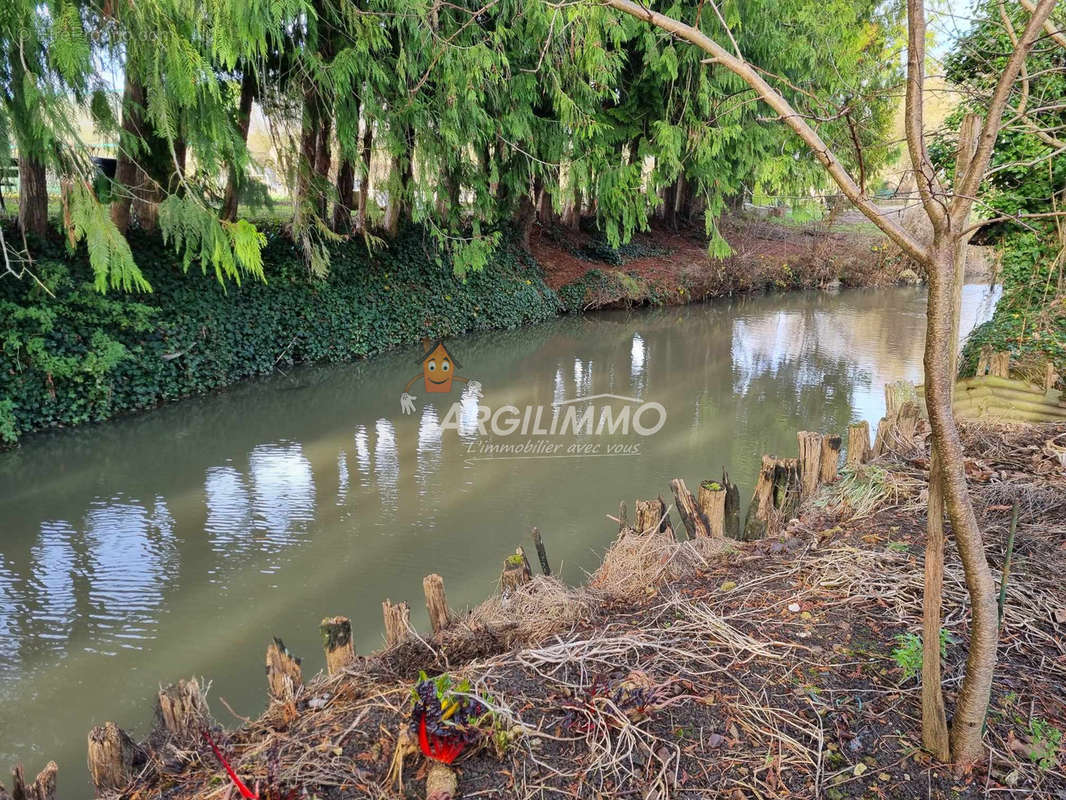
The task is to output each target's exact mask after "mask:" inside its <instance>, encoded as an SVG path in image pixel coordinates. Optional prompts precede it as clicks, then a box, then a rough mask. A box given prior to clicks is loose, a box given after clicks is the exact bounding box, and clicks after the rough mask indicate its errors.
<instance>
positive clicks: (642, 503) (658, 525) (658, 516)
mask: <svg viewBox="0 0 1066 800" xmlns="http://www.w3.org/2000/svg"><path fill="white" fill-rule="evenodd" d="M633 513H634V514H635V515H636V518H635V519H634V520H633V529H634V530H635V531H636V532H637V533H654V532H655V531H662V530H665V525H666V503H664V502H663V499H662V498H661V497H657V498H655V499H654V500H637V501H635V502H634V503H633Z"/></svg>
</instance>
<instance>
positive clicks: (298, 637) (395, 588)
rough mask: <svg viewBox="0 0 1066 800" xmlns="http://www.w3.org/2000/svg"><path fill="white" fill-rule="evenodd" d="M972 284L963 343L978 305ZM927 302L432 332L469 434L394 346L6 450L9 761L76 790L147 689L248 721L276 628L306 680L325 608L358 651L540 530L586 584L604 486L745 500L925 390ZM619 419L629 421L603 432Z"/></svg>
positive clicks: (77, 793)
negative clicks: (829, 434)
mask: <svg viewBox="0 0 1066 800" xmlns="http://www.w3.org/2000/svg"><path fill="white" fill-rule="evenodd" d="M963 297H964V304H963V305H964V314H963V317H964V319H963V331H964V332H965V331H968V330H969V329H970V328H971V327H972V326H973V324H974V323H975V321H980V320H983V319H986V318H987V317H988V316H989V315H990V314H991V311H992V308H993V305H994V300H995V295H994V294H990V292H989V289H988V287H984V286H977V285H973V286H967V287H966V289H965V291H964V295H963ZM924 298H925V293H924V290H922V289H912V288H896V289H881V290H845V291H841V292H836V293H817V292H810V293H794V294H770V295H761V296H753V297H747V298H740V299H735V300H727V301H719V302H714V303H709V304H705V305H696V306H689V307H683V308H670V309H652V310H641V311H634V312H607V313H599V314H593V315H589V316H581V317H564V318H560V319H557V320H555V321H553V322H550V323H547V324H544V325H540V326H537V327H533V328H527V329H523V330H519V331H511V332H501V333H489V334H483V335H478V336H471V337H463V338H459V339H456V340H454V341H449V342H446V343H445V344H446V346H447V348H448V349H449V350H450V351H451V353H452V356H453V358H454V359H456V360H457V366H456V367H455V374H457V375H458V376H460V377H466V378H469V379H471V380H476V381H478V382H479V383H480V384H481V387H482V389H481V393H482V397H481V400H480V403H481V405H482V406H483V407H485V408H487V409H491V410H492V412H493V413H496V423H497V424H496V429H495V430H494V429H493V420H492V418H490V419H489V420H488V421H487V424H486V429H485V431H484V433H483V434H482V433H481V432H479V431H478V430H477V414H478V411H477V406H478V401H477V399H476V397H474V395H473V394H472V392H471V390H470V389H469V386H468V385H467V384H461V383H457V384H456V386H455V388H454V389H453V391H452V392H451V393H450V394H444V393H433V394H429V393H427V392H426V391H425V385H424V383H423V381H422V380H417V381H415V383H414V384H413V386H412V388H411V389H410V392H411V394H412V395H414V397H415V399H414V401H413V406H414V413H413V414H410V415H406V414H403V413H401V407H400V394H401V393H402V391H403V389H404V386H405V385H406V384H407V383H408V381H409V380H411V379H412V378H415V377H416V376H417V375H418V374H419V372H420V370H421V366H420V364H419V354H420V352H421V351H420V349H419V348H411V349H410V350H409V351H405V352H397V353H391V354H387V355H385V356H382V357H379V358H375V359H372V360H370V361H365V362H361V363H356V364H350V365H338V366H331V367H321V368H304V369H298V370H295V371H293V372H291V373H289V374H287V375H276V376H273V377H271V378H268V379H263V380H257V381H253V382H248V383H246V384H243V385H241V386H239V387H236V388H234V389H233V390H230V391H227V392H225V393H221V394H217V395H212V396H209V397H202V398H195V399H191V400H187V401H184V402H181V403H178V404H175V405H172V406H168V407H164V408H160V409H158V410H155V411H152V412H150V413H145V414H141V415H138V416H134V417H129V418H126V419H121V420H117V421H114V422H111V423H106V424H102V425H97V426H91V427H85V428H82V429H78V430H71V431H58V432H54V433H47V434H41V435H37V436H33V437H27V439H26V440H25V442H24V444H23V446H22V447H21V448H20V449H18V450H15V451H12V452H7V453H0V767H2V772H3V774H7V770H8V768H9V767H10V766H11V765H13V764H14V762H15V761H16V760H21V761H23V762H24V763H25V765H26V771H27V772H29V773H36V771H37V770H38V769H40V768H41V767H42V766H43V765H44V762H45V761H47V760H48V759H53V758H54V759H56V760H57V761H58V762H59V765H60V772H59V780H60V792H61V795H62V796H63V797H67V798H74V799H75V800H77V799H78V798H85V797H89V796H90V794H91V792H90V788H89V785H88V777H87V771H86V768H85V736H86V733H87V732H88V730H89V728H90V727H91V726H92V725H94V724H98V723H101V722H103V721H104V720H108V719H112V720H114V721H116V722H118V723H119V725H121V726H122V727H124V728H125V729H127V730H129V731H131V732H132V733H133V734H134V735H135V736H136V735H143V734H144V733H146V732H147V729H148V727H149V725H150V721H151V710H152V703H153V697H154V694H155V691H156V690H157V688H158V686H159V683H160V682H171V681H173V680H176V679H177V678H180V677H188V676H194V675H195V676H203V677H205V678H206V679H208V680H209V681H211V691H210V696H209V700H210V701H211V702H212V710H213V712H214V714H215V716H216V718H217V719H219V720H220V721H221V722H222V723H223V724H225V725H227V726H231V725H234V724H237V721H236V720H235V719H234V718H233V717H232V716H231V715H230V714H229V712H227V711H226V709H225V708H224V706H223V705H222V704H221V703H220V702H218V700H219V698H225V700H226V701H227V702H228V703H229V705H230V706H232V708H233V709H234V710H236V711H237V712H238V713H240V714H244V715H249V716H255V715H256V714H257V713H258V712H259V711H261V710H262V708H263V705H264V701H265V691H266V686H265V680H264V677H263V654H264V651H265V648H266V645H267V644H268V643H269V641H270V637H271V636H273V635H278V636H281V637H282V638H283V639H284V640H285V643H286V645H288V646H289V648H290V649H291V650H292V651H294V652H295V653H296V654H297V655H299V656H301V657H302V658H303V660H304V675H305V676H309V675H311V674H313V673H314V672H315V671H316V670H318V669H321V668H322V666H323V661H324V659H323V655H322V652H321V643H320V639H319V636H318V629H317V628H318V622H319V620H320V619H321V618H322V617H324V616H326V615H331V614H344V615H347V616H349V617H351V619H352V624H353V629H354V635H355V644H356V649H357V651H359V652H362V653H367V652H369V651H371V650H373V649H375V648H377V647H378V646H380V644H381V641H382V623H381V601H382V600H383V599H384V598H386V597H389V598H391V599H392V600H393V601H399V600H407V601H408V602H409V603H410V604H411V607H412V610H413V615H412V619H413V622H414V623H415V624H416V625H417V626H419V627H420V628H422V629H425V626H426V614H425V609H424V607H423V602H422V577H423V576H424V575H425V574H427V573H430V572H437V573H440V574H441V575H442V576H443V577H444V580H445V585H446V587H447V592H448V599H449V602H450V604H451V605H452V606H453V607H462V606H465V605H469V604H474V603H476V602H478V601H480V600H481V599H483V598H484V597H485V596H486V595H487V594H488V593H489V592H490V591H491V590H492V588H493V585H494V582H495V580H496V578H497V576H498V574H499V570H500V568H501V566H502V563H503V560H504V558H505V557H506V556H507V555H508V554H509V553H511V552H513V550H514V547H515V545H516V544H519V543H524V544H526V545H527V548H528V533H529V529H530V527H531V526H533V525H536V526H538V527H539V528H540V530H541V531H542V532H543V536H544V540H545V542H546V544H547V548H548V553H549V556H550V558H551V560H552V562H553V563H554V564H555V565H556V566H559V565H561V575H562V576H563V577H564V578H565V579H566V580H568V581H571V582H577V581H580V580H581V579H582V578H583V576H584V573H585V570H591V569H593V568H594V566H595V565H596V564H597V563H598V559H599V555H600V554H601V553H602V552H603V550H604V549H605V548H606V547H607V545H608V544H609V543H610V541H611V539H612V537H613V536H614V534H615V533H616V526H614V525H613V524H612V523H610V522H609V521H608V520H607V519H606V518H605V516H604V515H605V514H606V513H616V511H617V509H618V504H619V501H622V500H624V501H626V503H627V504H628V505H629V507H630V508H632V502H633V500H634V498H637V497H654V496H655V495H656V494H657V493H662V494H663V496H664V497H669V496H670V495H669V481H670V479H672V478H674V477H678V476H680V477H683V478H685V480H686V481H687V483H688V485H689V487H690V488H694V487H695V486H696V485H697V483H698V481H699V480H700V479H702V478H707V477H717V476H719V475H720V474H721V469H722V466H723V465H724V466H726V467H727V468H728V470H729V472H730V474H731V475H732V477H733V478H734V480H736V481H737V482H738V484H739V485H740V489H741V493H742V502H743V503H744V508H746V504H747V500H748V498H750V496H751V490H752V484H753V481H754V478H755V475H756V472H757V469H758V464H759V461H760V457H761V455H762V454H763V453H776V454H780V455H793V454H794V452H795V448H796V440H795V434H796V431H797V430H799V429H808V430H817V431H835V432H841V433H843V432H845V429H846V426H847V425H848V423H849V422H852V421H856V420H860V419H866V420H870V421H871V423H872V424H873V425H874V427H876V420H877V419H878V418H879V417H880V416H881V414H882V412H883V409H884V398H883V390H882V387H883V384H884V383H886V382H888V381H892V380H897V379H900V378H905V379H909V380H914V381H918V380H920V375H921V361H922V345H923V331H924V305H925V299H924ZM460 365H461V366H460ZM464 386H465V387H467V388H466V390H465V394H462V395H461V394H460V391H461V390H462V389H463V387H464ZM602 394H609V395H613V397H608V398H599V399H598V400H595V401H592V402H593V403H599V404H600V405H601V406H604V407H608V408H611V409H612V415H609V416H608V421H607V426H608V427H607V429H606V430H605V431H604V433H603V435H600V436H597V435H596V433H595V430H593V432H591V433H589V432H588V431H587V430H585V429H583V428H580V427H579V428H578V430H579V435H576V436H575V435H573V434H571V433H569V432H568V433H567V434H566V435H558V432H557V435H555V436H552V435H550V434H547V435H545V434H542V433H540V432H539V428H538V427H537V425H536V422H537V420H536V417H535V416H533V417H532V419H531V420H527V425H526V432H525V434H523V433H522V431H521V428H519V430H518V431H516V432H514V433H509V431H508V430H507V429H508V428H509V427H510V426H511V425H512V424H518V423H519V420H520V417H521V416H522V415H524V414H525V411H524V409H525V407H526V406H532V407H533V409H541V411H542V412H543V414H544V416H543V417H542V418H541V420H540V428H547V427H548V419H549V418H550V417H551V415H552V413H553V410H562V409H565V408H567V407H568V406H571V405H573V406H574V407H575V408H577V407H581V408H586V407H588V406H584V405H582V404H580V403H579V404H569V403H567V401H569V400H573V399H575V398H582V397H584V398H587V397H589V396H591V395H602ZM453 403H459V405H458V406H456V410H455V411H450V409H451V408H452V405H453ZM509 404H510V405H513V406H514V407H515V408H516V409H518V411H517V412H515V413H512V412H511V411H509V410H506V409H504V410H503V411H500V409H501V408H503V407H505V406H507V405H509ZM655 404H659V406H661V409H660V408H659V406H656V405H655ZM644 406H647V407H648V408H645V409H644V411H645V412H647V413H643V412H642V413H639V414H638V411H639V410H640V409H641V408H642V407H644ZM624 408H628V409H630V410H631V411H632V416H631V417H629V418H626V416H625V414H623V413H622V409H624ZM456 412H458V413H456ZM497 412H498V413H497ZM533 413H534V414H535V413H536V412H535V411H534V412H533ZM627 413H628V412H627ZM516 414H517V415H518V416H516ZM638 416H639V417H640V419H639V420H638V418H637V417H638ZM595 418H596V420H599V418H600V411H597V413H596V417H595ZM660 418H662V419H660ZM619 420H623V421H626V422H628V423H629V430H628V432H626V430H625V429H624V426H623V427H618V428H616V429H615V430H614V431H613V432H611V431H610V425H611V424H620V423H619ZM452 423H456V424H452ZM660 423H661V424H660ZM596 424H598V422H597V423H596ZM656 426H658V427H656ZM638 428H640V430H638ZM530 441H532V442H533V444H532V445H528V444H527V445H526V447H525V449H524V450H523V449H522V448H515V447H514V445H515V444H523V443H527V442H530ZM488 445H491V446H488ZM575 445H576V446H578V447H579V448H580V452H571V450H575V449H578V447H574V446H575ZM552 448H554V449H552ZM674 521H675V526H678V527H680V526H679V523H678V521H677V517H676V514H675V515H674ZM529 549H531V548H529ZM531 555H532V553H531Z"/></svg>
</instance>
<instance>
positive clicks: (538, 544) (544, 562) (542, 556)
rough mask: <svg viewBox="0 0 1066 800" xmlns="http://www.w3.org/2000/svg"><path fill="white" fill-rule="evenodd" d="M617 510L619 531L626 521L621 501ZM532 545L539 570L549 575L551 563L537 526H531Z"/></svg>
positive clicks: (623, 504)
mask: <svg viewBox="0 0 1066 800" xmlns="http://www.w3.org/2000/svg"><path fill="white" fill-rule="evenodd" d="M618 512H619V515H618V519H619V520H620V522H619V524H618V530H619V531H621V530H622V528H624V527H625V522H626V504H625V503H622V505H621V507H620V508H619V509H618ZM533 546H534V547H535V548H537V560H538V561H540V571H541V572H543V573H544V574H545V575H547V576H551V574H552V568H551V564H549V563H548V551H547V550H546V549H545V548H544V540H543V539H541V537H540V529H539V528H533Z"/></svg>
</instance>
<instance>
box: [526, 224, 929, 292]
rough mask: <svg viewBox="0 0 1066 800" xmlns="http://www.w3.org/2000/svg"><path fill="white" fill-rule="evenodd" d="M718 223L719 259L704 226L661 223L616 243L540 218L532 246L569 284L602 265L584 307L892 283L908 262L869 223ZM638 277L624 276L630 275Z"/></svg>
mask: <svg viewBox="0 0 1066 800" xmlns="http://www.w3.org/2000/svg"><path fill="white" fill-rule="evenodd" d="M719 230H720V232H721V234H722V236H723V238H724V239H725V240H726V241H727V242H728V243H729V246H730V248H731V249H732V255H730V256H728V257H726V258H724V259H717V258H712V257H710V256H709V254H708V247H707V235H706V232H705V230H704V229H703V227H702V226H698V227H688V228H684V229H681V230H677V231H674V230H671V229H669V228H667V227H666V226H664V225H662V224H657V225H656V226H654V227H653V228H652V229H651V230H649V231H647V232H644V233H638V234H636V235H635V236H634V237H633V240H632V241H631V242H630V243H629V244H628V245H626V246H624V247H622V248H619V249H617V250H615V249H612V248H610V247H608V246H607V244H606V242H605V241H604V240H603V238H602V236H601V235H600V234H597V233H590V232H585V231H581V230H572V229H569V228H563V227H561V226H553V227H542V226H539V225H538V226H536V227H535V228H534V230H533V232H532V234H531V236H530V250H531V252H532V254H533V257H534V258H535V259H536V260H537V262H538V263H540V264H541V266H542V268H543V269H544V272H545V277H546V280H547V283H548V285H549V286H551V287H552V288H553V289H556V290H558V289H561V288H563V287H565V286H571V285H575V284H578V283H579V282H581V281H583V280H587V278H588V276H589V273H593V272H597V273H599V274H600V275H601V276H602V277H603V278H605V279H606V280H603V281H600V282H597V285H594V286H592V287H590V288H589V289H588V290H587V292H586V296H585V298H584V302H583V304H582V308H584V309H594V308H608V307H617V306H630V305H640V304H644V303H665V304H683V303H690V302H697V301H700V300H705V299H708V298H711V297H721V296H725V295H730V294H736V293H741V292H750V291H759V290H764V289H813V288H827V287H835V286H884V285H889V284H893V283H897V282H899V281H900V280H901V273H903V271H904V270H905V269H907V268H908V267H909V266H910V265H909V264H908V263H907V262H906V261H905V259H902V258H901V257H900V256H899V254H898V252H897V251H896V250H895V248H893V247H890V246H889V245H888V243H887V240H886V239H885V237H884V236H883V235H882V234H881V233H880V232H879V231H877V230H876V228H874V227H873V226H872V225H871V224H869V223H863V222H860V221H840V222H835V223H832V224H830V223H822V222H819V223H812V224H797V223H795V222H787V221H784V220H782V219H780V218H775V217H769V216H760V215H758V214H755V213H751V212H748V213H744V214H733V215H727V216H725V217H723V218H722V219H721V220H720V222H719ZM623 276H625V277H628V278H629V279H631V280H625V279H624V277H623Z"/></svg>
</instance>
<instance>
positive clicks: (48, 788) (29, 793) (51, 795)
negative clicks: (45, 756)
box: [0, 761, 59, 800]
mask: <svg viewBox="0 0 1066 800" xmlns="http://www.w3.org/2000/svg"><path fill="white" fill-rule="evenodd" d="M57 772H59V767H58V765H56V762H54V761H49V762H48V764H46V765H45V768H44V769H42V770H41V771H40V772H38V773H37V778H36V779H35V780H34V781H33V783H31V784H29V785H28V786H27V785H26V777H25V775H24V774H23V772H22V765H21V764H18V765H16V766H15V768H14V769H13V770H11V778H12V783H11V791H12V794H8V793H7V792H5V791H4V787H3V786H2V785H0V800H55V796H56V773H57Z"/></svg>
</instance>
